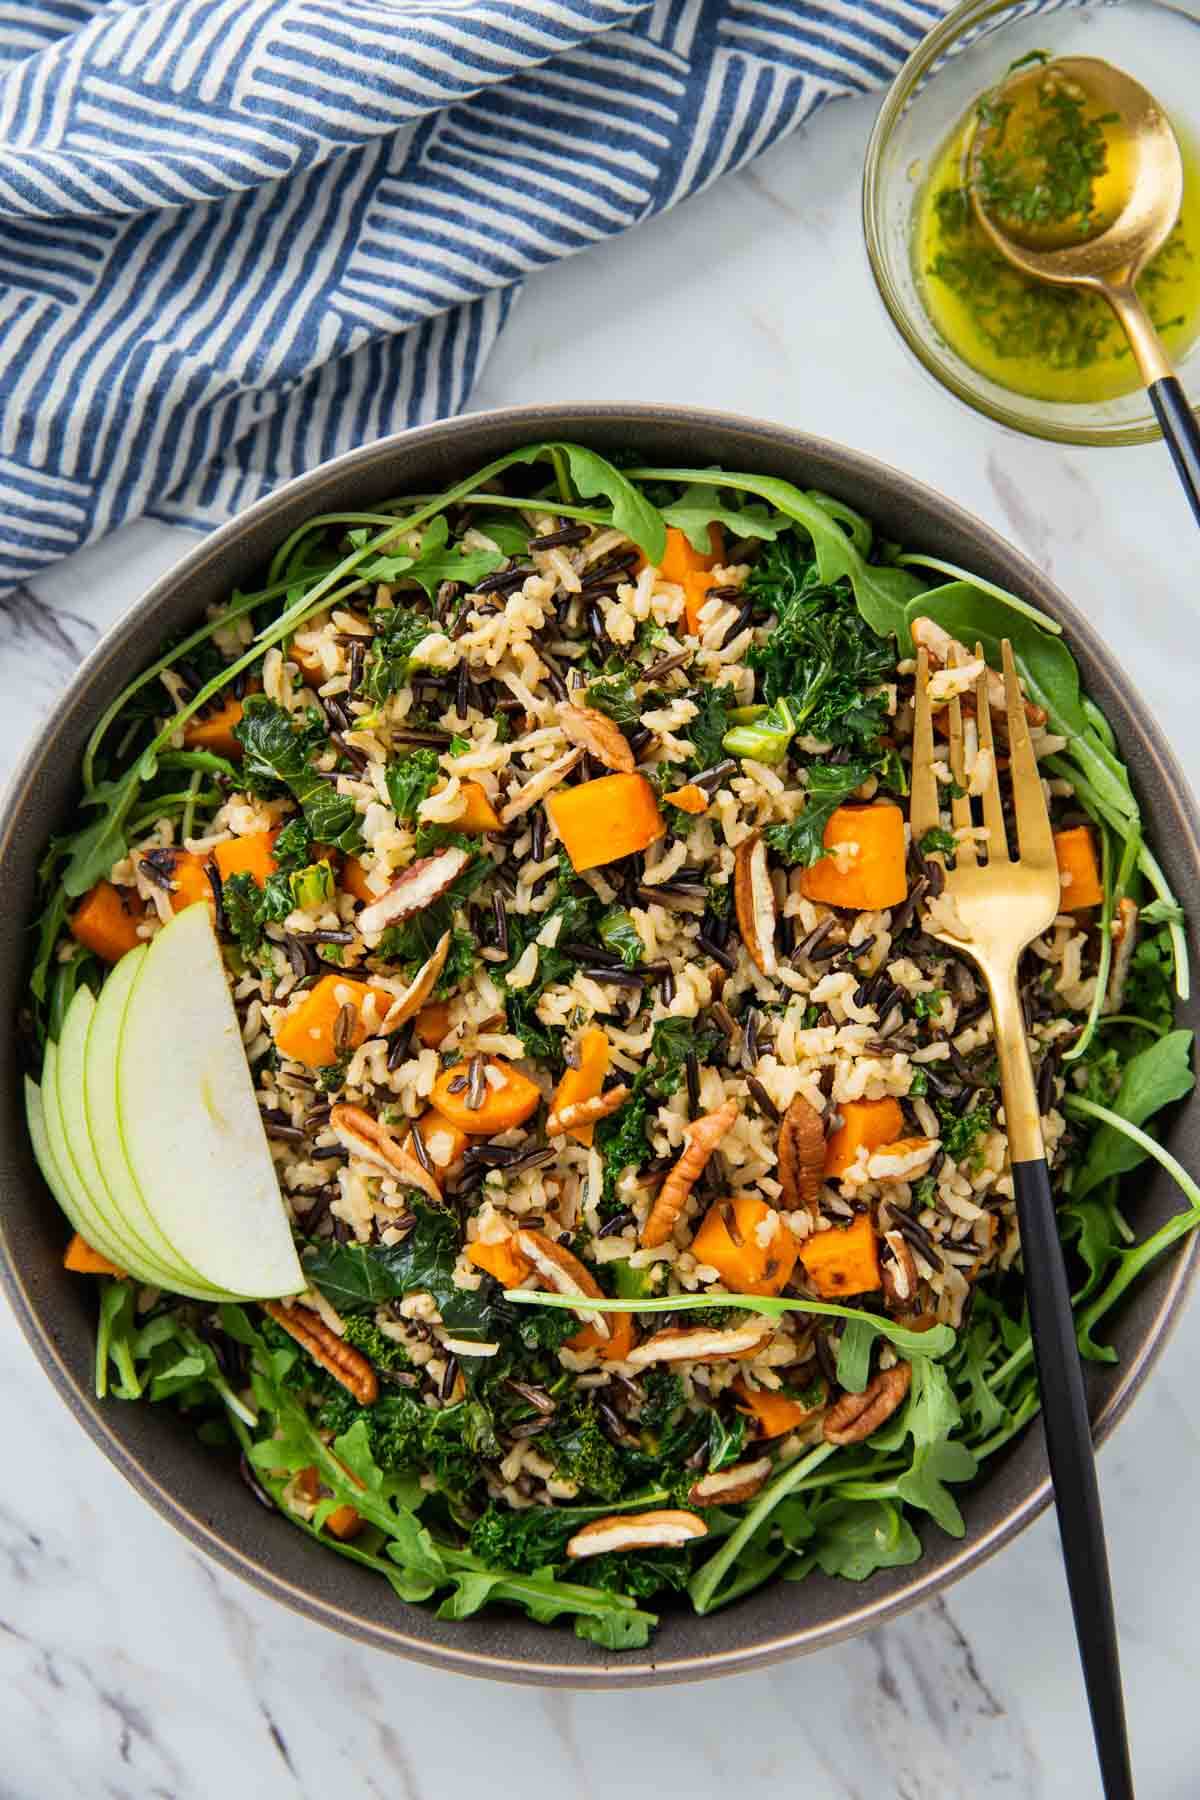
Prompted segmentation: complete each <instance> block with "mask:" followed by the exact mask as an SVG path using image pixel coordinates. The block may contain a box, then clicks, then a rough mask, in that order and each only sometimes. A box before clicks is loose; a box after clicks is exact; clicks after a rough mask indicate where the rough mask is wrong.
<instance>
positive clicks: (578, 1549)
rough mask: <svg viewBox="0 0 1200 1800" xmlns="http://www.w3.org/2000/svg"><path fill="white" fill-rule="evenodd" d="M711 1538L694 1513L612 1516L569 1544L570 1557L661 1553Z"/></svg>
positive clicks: (597, 1521) (599, 1521)
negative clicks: (612, 1552) (618, 1552)
mask: <svg viewBox="0 0 1200 1800" xmlns="http://www.w3.org/2000/svg"><path fill="white" fill-rule="evenodd" d="M707 1536H708V1526H707V1525H706V1524H705V1523H704V1520H703V1519H700V1518H697V1516H696V1514H695V1513H689V1512H665V1511H664V1512H646V1513H613V1514H612V1515H611V1516H610V1517H609V1518H607V1519H593V1520H592V1522H591V1524H590V1525H585V1526H584V1527H583V1530H582V1531H577V1532H576V1533H575V1536H574V1537H573V1538H571V1539H570V1540H569V1541H568V1543H567V1555H568V1556H570V1557H572V1558H574V1559H575V1560H578V1559H579V1558H580V1557H581V1556H603V1555H604V1553H605V1551H607V1550H661V1549H664V1548H666V1547H667V1546H669V1545H674V1544H687V1543H690V1542H691V1540H692V1539H693V1538H702V1537H707Z"/></svg>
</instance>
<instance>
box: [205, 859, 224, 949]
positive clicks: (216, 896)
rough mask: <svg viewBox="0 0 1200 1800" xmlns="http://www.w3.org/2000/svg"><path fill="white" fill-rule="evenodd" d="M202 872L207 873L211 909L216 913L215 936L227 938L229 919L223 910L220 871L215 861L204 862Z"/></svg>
mask: <svg viewBox="0 0 1200 1800" xmlns="http://www.w3.org/2000/svg"><path fill="white" fill-rule="evenodd" d="M204 873H205V874H206V875H207V877H208V885H209V887H210V888H211V889H212V897H213V910H214V912H215V913H216V915H217V920H216V923H217V936H218V937H220V938H227V937H228V936H229V919H228V917H227V916H226V912H225V894H224V889H223V884H222V881H221V872H220V870H219V869H218V868H217V865H216V863H214V862H206V863H205V865H204Z"/></svg>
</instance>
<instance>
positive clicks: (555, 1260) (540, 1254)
mask: <svg viewBox="0 0 1200 1800" xmlns="http://www.w3.org/2000/svg"><path fill="white" fill-rule="evenodd" d="M516 1239H517V1249H518V1250H520V1251H521V1252H522V1254H523V1255H525V1256H527V1257H528V1258H529V1260H530V1262H531V1263H532V1264H533V1266H534V1268H535V1269H536V1270H537V1272H538V1274H539V1275H540V1276H541V1278H542V1280H543V1281H544V1282H545V1283H546V1286H547V1287H551V1288H553V1289H554V1291H555V1293H556V1294H570V1295H571V1296H572V1297H573V1298H579V1299H583V1300H602V1299H603V1298H604V1294H603V1292H602V1290H601V1287H600V1284H599V1282H598V1281H597V1280H596V1278H595V1276H594V1275H593V1274H592V1273H591V1271H590V1270H589V1269H585V1268H584V1266H583V1264H582V1263H581V1262H580V1260H579V1258H578V1257H577V1256H572V1254H571V1252H570V1251H569V1250H567V1249H565V1248H564V1246H563V1245H562V1244H556V1243H555V1241H554V1239H553V1238H549V1237H547V1236H546V1235H545V1233H544V1232H541V1231H518V1232H517V1234H516ZM579 1317H580V1318H581V1319H583V1320H584V1321H585V1322H586V1323H587V1324H589V1325H592V1326H594V1327H595V1329H596V1331H597V1332H598V1333H599V1335H600V1336H601V1337H602V1338H608V1337H609V1335H610V1330H609V1324H608V1320H607V1319H606V1318H605V1317H604V1314H603V1313H597V1312H585V1311H584V1310H583V1308H582V1307H580V1308H579Z"/></svg>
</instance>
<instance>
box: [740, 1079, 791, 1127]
mask: <svg viewBox="0 0 1200 1800" xmlns="http://www.w3.org/2000/svg"><path fill="white" fill-rule="evenodd" d="M746 1086H747V1087H748V1088H749V1090H750V1094H751V1097H752V1098H753V1100H754V1102H755V1104H756V1105H757V1107H758V1110H759V1111H760V1112H761V1113H765V1114H766V1116H767V1118H768V1119H770V1120H771V1123H772V1124H773V1125H778V1124H779V1121H780V1120H781V1119H782V1117H783V1114H782V1113H781V1112H780V1110H779V1108H778V1107H777V1106H776V1104H775V1102H774V1101H773V1100H772V1098H771V1096H770V1094H768V1092H767V1090H766V1088H765V1087H764V1086H763V1084H762V1082H761V1081H760V1080H759V1079H758V1077H757V1075H747V1077H746Z"/></svg>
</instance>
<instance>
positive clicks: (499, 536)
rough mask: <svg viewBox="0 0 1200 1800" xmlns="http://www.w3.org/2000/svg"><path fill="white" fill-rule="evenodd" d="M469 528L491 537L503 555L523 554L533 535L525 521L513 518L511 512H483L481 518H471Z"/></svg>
mask: <svg viewBox="0 0 1200 1800" xmlns="http://www.w3.org/2000/svg"><path fill="white" fill-rule="evenodd" d="M471 528H472V530H474V531H478V532H481V533H482V534H483V536H484V537H489V538H491V540H492V542H493V544H495V546H496V548H497V550H503V552H504V554H505V556H524V555H525V553H526V551H527V550H528V549H529V540H530V538H531V537H532V535H533V533H532V532H531V531H530V529H529V526H528V525H526V523H525V521H524V520H523V519H519V518H514V516H513V515H512V513H485V514H484V515H483V516H482V517H481V518H472V520H471Z"/></svg>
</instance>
